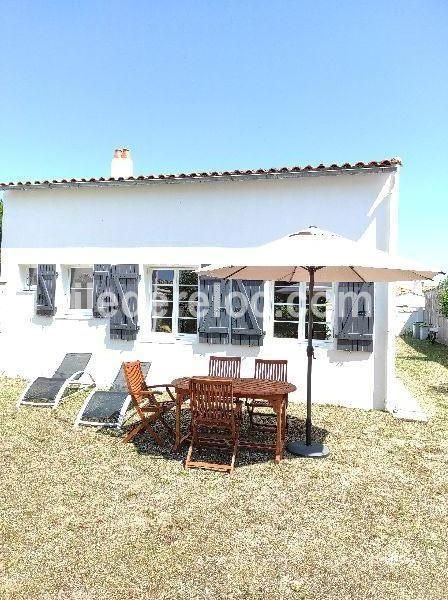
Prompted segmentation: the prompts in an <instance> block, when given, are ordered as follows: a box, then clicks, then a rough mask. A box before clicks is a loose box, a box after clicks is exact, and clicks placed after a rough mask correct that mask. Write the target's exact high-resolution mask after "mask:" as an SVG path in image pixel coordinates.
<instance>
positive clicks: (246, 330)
mask: <svg viewBox="0 0 448 600" xmlns="http://www.w3.org/2000/svg"><path fill="white" fill-rule="evenodd" d="M231 283H232V292H233V294H232V307H233V311H234V314H235V313H237V316H232V319H231V343H232V344H234V345H238V346H262V345H263V336H264V332H263V308H264V297H263V288H264V282H263V281H261V280H237V279H235V280H233V281H232V282H231ZM255 312H256V314H255Z"/></svg>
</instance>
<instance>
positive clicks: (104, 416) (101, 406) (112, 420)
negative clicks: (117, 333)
mask: <svg viewBox="0 0 448 600" xmlns="http://www.w3.org/2000/svg"><path fill="white" fill-rule="evenodd" d="M141 365H142V370H143V373H144V376H145V377H146V376H147V375H148V372H149V368H150V366H151V363H149V362H143V363H141ZM130 402H131V396H130V395H129V391H128V387H127V385H126V381H125V378H124V374H123V366H122V365H121V366H120V370H119V371H118V374H117V376H116V377H115V380H114V382H113V384H112V385H111V387H110V389H109V390H104V391H103V390H94V391H93V392H92V393H91V394H89V396H88V397H87V398H86V401H85V402H84V404H83V406H82V408H81V410H80V411H79V413H78V416H77V417H76V420H75V427H78V426H79V425H93V426H95V427H112V428H116V429H120V428H121V426H122V425H123V421H124V417H125V415H126V411H127V410H128V408H129V403H130Z"/></svg>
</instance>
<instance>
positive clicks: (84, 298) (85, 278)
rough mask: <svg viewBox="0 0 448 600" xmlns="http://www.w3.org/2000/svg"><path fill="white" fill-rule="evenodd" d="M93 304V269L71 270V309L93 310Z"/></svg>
mask: <svg viewBox="0 0 448 600" xmlns="http://www.w3.org/2000/svg"><path fill="white" fill-rule="evenodd" d="M92 304H93V269H92V268H90V267H72V268H70V309H71V310H73V309H75V310H91V309H92Z"/></svg>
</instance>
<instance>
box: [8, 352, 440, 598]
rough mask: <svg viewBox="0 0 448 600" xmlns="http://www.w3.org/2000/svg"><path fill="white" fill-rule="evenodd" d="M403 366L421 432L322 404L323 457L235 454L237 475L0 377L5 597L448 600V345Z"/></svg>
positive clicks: (298, 426)
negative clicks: (25, 402) (420, 404)
mask: <svg viewBox="0 0 448 600" xmlns="http://www.w3.org/2000/svg"><path fill="white" fill-rule="evenodd" d="M398 369H399V373H400V376H401V377H403V378H404V379H405V380H406V383H407V384H408V385H410V386H411V388H412V390H413V392H414V393H417V394H419V395H420V396H421V398H422V400H424V403H425V405H426V407H427V408H429V409H430V410H431V411H432V413H433V418H432V420H431V421H430V423H429V424H420V423H405V422H399V421H396V420H394V419H393V418H392V417H391V416H390V415H389V414H386V413H381V412H363V411H358V410H353V409H343V408H336V407H329V406H322V407H316V409H315V423H316V424H317V425H319V427H321V428H322V429H323V430H326V431H327V432H328V435H327V437H326V443H327V444H328V445H329V446H330V448H331V451H332V454H331V456H330V457H329V458H328V459H327V460H324V461H306V460H303V459H297V458H292V457H287V459H286V460H285V461H284V462H283V463H282V464H281V465H280V466H276V465H274V464H273V462H272V460H271V459H270V457H269V459H268V457H267V456H265V455H263V454H259V455H256V456H253V455H251V454H248V453H246V452H242V453H241V456H240V463H239V467H238V468H237V469H236V471H235V474H234V476H233V477H231V478H229V477H226V476H222V475H219V474H216V473H210V472H201V471H188V472H185V471H184V470H183V469H182V464H181V459H182V455H173V454H171V453H170V452H169V451H168V448H167V449H166V450H164V451H162V452H160V451H159V449H158V448H156V447H155V446H154V445H153V444H152V442H151V440H150V439H149V438H144V439H143V440H140V442H139V445H138V446H134V445H133V444H129V445H124V444H122V443H121V441H120V438H119V437H116V436H114V435H110V434H106V433H103V432H100V431H98V430H93V429H80V430H78V431H74V430H73V429H72V424H73V421H74V417H75V415H76V412H77V410H78V408H79V406H80V404H81V401H82V397H83V396H82V394H76V395H73V396H71V397H70V398H68V399H66V400H65V401H64V402H63V404H62V405H61V406H60V408H58V409H57V410H56V411H50V410H48V409H26V408H22V409H21V410H20V411H16V410H15V407H14V401H15V399H16V398H17V396H18V394H19V392H20V390H21V389H22V388H23V382H20V381H13V380H8V379H3V380H1V382H0V412H1V424H0V434H1V436H0V445H1V472H2V486H1V498H0V501H1V517H2V519H1V544H2V548H1V559H0V571H1V581H2V583H1V585H2V591H1V594H0V596H1V598H2V600H3V599H5V600H12V599H14V600H15V599H26V600H29V599H33V600H34V599H36V600H41V599H42V600H56V599H67V600H69V599H70V600H84V599H88V600H97V599H98V600H100V599H101V600H103V599H105V598H107V599H110V600H115V599H117V600H118V599H120V600H121V599H123V598H124V599H126V598H128V599H133V600H134V599H135V600H140V599H142V600H143V599H145V600H147V599H148V598H151V599H157V600H159V599H160V600H165V599H167V600H168V599H170V600H171V599H173V600H174V599H184V598H191V599H198V600H199V599H201V600H202V599H205V598H212V599H229V600H230V599H241V600H243V599H244V600H246V599H254V600H256V599H260V600H261V599H263V600H265V599H268V600H277V599H284V598H288V599H289V598H293V599H303V600H308V599H313V600H317V599H319V600H321V599H326V600H332V599H338V600H340V599H349V598H350V599H351V598H353V599H357V600H358V599H365V600H368V599H372V600H378V599H390V598H394V599H397V600H409V599H422V600H423V599H425V600H428V599H434V600H442V599H446V597H447V592H446V588H447V583H448V580H447V575H446V566H447V564H448V553H447V534H446V532H447V526H448V502H447V499H448V470H447V458H446V457H447V450H448V448H447V424H448V408H447V393H446V387H447V385H448V349H447V348H441V347H438V346H435V347H431V346H430V345H428V344H426V343H423V342H422V343H420V344H419V343H412V345H410V343H406V342H404V341H401V340H400V341H399V346H398ZM291 414H292V416H293V419H292V427H291V430H290V437H292V438H297V437H300V436H302V435H303V429H302V419H303V416H304V408H303V407H302V406H291ZM294 417H296V419H294Z"/></svg>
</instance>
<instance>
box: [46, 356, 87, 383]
mask: <svg viewBox="0 0 448 600" xmlns="http://www.w3.org/2000/svg"><path fill="white" fill-rule="evenodd" d="M91 358H92V353H76V352H74V353H69V354H66V355H65V356H64V359H63V361H62V362H61V364H60V365H59V367H58V368H57V369H56V371H55V372H54V374H53V378H54V379H68V378H69V377H72V375H74V374H75V373H77V372H78V371H85V369H86V367H87V365H88V364H89V361H90V359H91Z"/></svg>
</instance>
